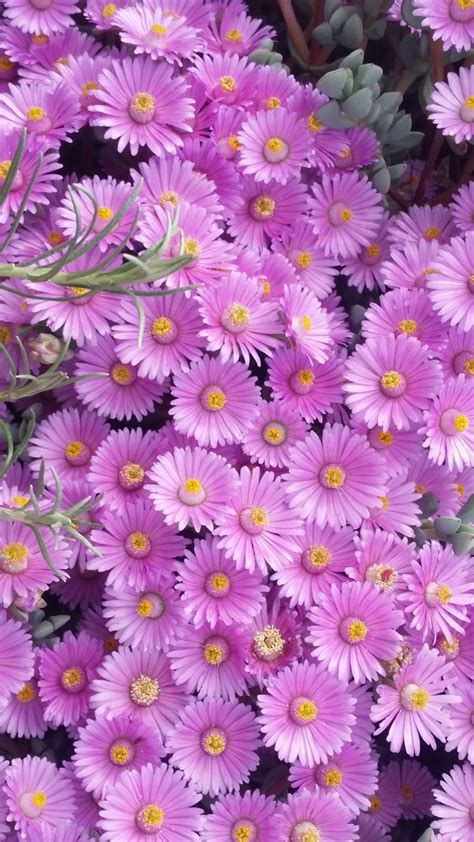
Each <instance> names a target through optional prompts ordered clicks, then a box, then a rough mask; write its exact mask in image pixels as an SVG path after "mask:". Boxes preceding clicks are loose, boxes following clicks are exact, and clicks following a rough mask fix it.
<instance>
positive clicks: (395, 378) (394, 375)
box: [380, 371, 402, 391]
mask: <svg viewBox="0 0 474 842" xmlns="http://www.w3.org/2000/svg"><path fill="white" fill-rule="evenodd" d="M401 382H402V378H401V376H400V374H399V373H398V371H386V372H384V374H382V376H381V378H380V385H381V386H382V387H383V388H384V389H388V390H389V391H392V390H393V389H397V388H398V386H400V384H401Z"/></svg>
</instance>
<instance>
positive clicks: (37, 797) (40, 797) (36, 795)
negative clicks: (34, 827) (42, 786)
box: [31, 790, 48, 810]
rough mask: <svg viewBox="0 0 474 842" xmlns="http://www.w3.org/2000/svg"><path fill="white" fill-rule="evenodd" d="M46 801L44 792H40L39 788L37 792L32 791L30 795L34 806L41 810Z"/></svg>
mask: <svg viewBox="0 0 474 842" xmlns="http://www.w3.org/2000/svg"><path fill="white" fill-rule="evenodd" d="M47 801H48V799H47V798H46V795H45V794H44V792H41V790H38V792H33V794H32V796H31V803H32V804H34V806H35V807H38V809H40V810H42V809H43V807H46V804H47Z"/></svg>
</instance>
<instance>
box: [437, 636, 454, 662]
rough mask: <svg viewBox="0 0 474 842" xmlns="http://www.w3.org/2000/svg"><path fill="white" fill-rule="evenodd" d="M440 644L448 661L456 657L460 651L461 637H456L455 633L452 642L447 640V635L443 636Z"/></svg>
mask: <svg viewBox="0 0 474 842" xmlns="http://www.w3.org/2000/svg"><path fill="white" fill-rule="evenodd" d="M438 645H439V648H440V649H441V651H442V652H443V653H444V655H445V656H446V659H447V660H448V661H450V660H452V659H453V658H455V657H456V656H457V655H458V653H459V639H458V638H457V637H454V635H453V636H452V639H451V642H450V641H448V640H446V638H445V637H442V638H441V639H440V641H439V643H438Z"/></svg>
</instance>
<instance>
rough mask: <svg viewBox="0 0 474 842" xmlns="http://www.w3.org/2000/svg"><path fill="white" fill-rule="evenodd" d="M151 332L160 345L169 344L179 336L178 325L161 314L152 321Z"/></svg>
mask: <svg viewBox="0 0 474 842" xmlns="http://www.w3.org/2000/svg"><path fill="white" fill-rule="evenodd" d="M150 333H151V335H152V337H153V339H154V340H155V342H158V344H159V345H169V344H170V343H171V342H173V341H174V339H175V338H176V336H177V333H178V330H177V327H176V325H175V324H174V322H173V321H171V319H168V318H167V316H160V317H159V318H158V319H154V320H153V322H152V323H151V328H150Z"/></svg>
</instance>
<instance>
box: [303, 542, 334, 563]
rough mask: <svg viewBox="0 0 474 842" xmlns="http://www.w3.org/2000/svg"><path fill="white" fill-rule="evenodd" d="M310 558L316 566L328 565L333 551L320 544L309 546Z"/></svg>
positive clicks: (310, 561)
mask: <svg viewBox="0 0 474 842" xmlns="http://www.w3.org/2000/svg"><path fill="white" fill-rule="evenodd" d="M308 560H309V563H310V564H312V565H313V566H314V567H326V566H327V565H328V564H329V562H330V561H331V553H330V551H329V550H328V548H327V547H323V546H322V544H318V545H317V546H316V547H310V548H309V552H308Z"/></svg>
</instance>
